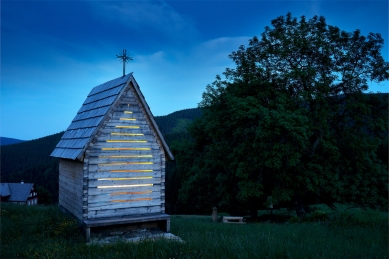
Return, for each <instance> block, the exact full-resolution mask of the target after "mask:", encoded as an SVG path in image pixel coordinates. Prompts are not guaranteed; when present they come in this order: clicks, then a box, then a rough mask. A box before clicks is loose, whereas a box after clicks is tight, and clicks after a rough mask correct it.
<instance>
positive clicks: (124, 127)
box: [115, 126, 139, 129]
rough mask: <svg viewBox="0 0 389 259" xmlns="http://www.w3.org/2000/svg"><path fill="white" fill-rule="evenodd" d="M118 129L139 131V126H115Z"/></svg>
mask: <svg viewBox="0 0 389 259" xmlns="http://www.w3.org/2000/svg"><path fill="white" fill-rule="evenodd" d="M115 128H118V129H139V126H115Z"/></svg>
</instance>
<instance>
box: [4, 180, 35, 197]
mask: <svg viewBox="0 0 389 259" xmlns="http://www.w3.org/2000/svg"><path fill="white" fill-rule="evenodd" d="M3 185H7V186H8V188H9V192H10V195H11V196H10V197H9V198H8V200H7V201H26V200H27V199H28V196H29V195H30V192H31V189H32V187H33V186H34V184H33V183H2V184H1V192H3ZM2 196H3V195H2Z"/></svg>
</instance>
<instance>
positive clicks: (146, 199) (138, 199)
mask: <svg viewBox="0 0 389 259" xmlns="http://www.w3.org/2000/svg"><path fill="white" fill-rule="evenodd" d="M152 199H153V198H137V199H132V200H112V201H111V202H136V201H151V200H152Z"/></svg>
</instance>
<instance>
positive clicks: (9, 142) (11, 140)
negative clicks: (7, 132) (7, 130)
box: [0, 137, 25, 146]
mask: <svg viewBox="0 0 389 259" xmlns="http://www.w3.org/2000/svg"><path fill="white" fill-rule="evenodd" d="M20 142H25V140H21V139H16V138H6V137H0V146H5V145H12V144H17V143H20Z"/></svg>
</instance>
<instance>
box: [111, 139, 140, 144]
mask: <svg viewBox="0 0 389 259" xmlns="http://www.w3.org/2000/svg"><path fill="white" fill-rule="evenodd" d="M106 141H107V142H115V143H147V140H120V139H112V140H106Z"/></svg>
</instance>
